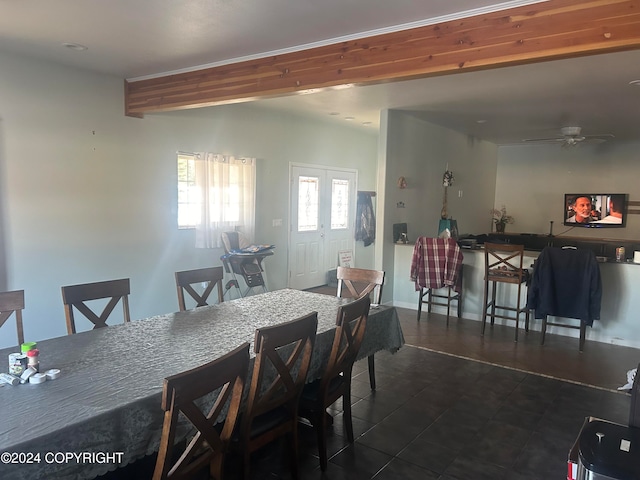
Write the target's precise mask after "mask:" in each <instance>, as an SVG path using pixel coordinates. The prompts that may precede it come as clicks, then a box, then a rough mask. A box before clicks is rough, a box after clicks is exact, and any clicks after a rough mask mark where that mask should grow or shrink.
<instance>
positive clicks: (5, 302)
mask: <svg viewBox="0 0 640 480" xmlns="http://www.w3.org/2000/svg"><path fill="white" fill-rule="evenodd" d="M22 310H24V290H14V291H12V292H2V293H0V327H2V325H4V322H6V321H7V319H8V318H9V317H10V316H11V314H13V313H15V316H16V328H17V331H18V345H22V344H23V343H24V331H23V329H22Z"/></svg>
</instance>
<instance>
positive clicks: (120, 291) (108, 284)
mask: <svg viewBox="0 0 640 480" xmlns="http://www.w3.org/2000/svg"><path fill="white" fill-rule="evenodd" d="M129 293H130V285H129V279H128V278H123V279H120V280H107V281H105V282H94V283H84V284H81V285H68V286H65V287H62V303H64V313H65V316H66V317H67V333H68V334H69V335H72V334H74V333H76V323H75V318H74V316H73V312H74V307H75V308H76V309H77V310H78V311H79V312H80V313H82V314H83V315H84V316H85V317H87V318H88V319H89V320H90V321H91V323H93V328H94V329H95V328H102V327H106V326H107V319H108V318H109V315H111V312H113V309H114V308H115V307H116V305H117V304H118V302H120V301H122V314H123V319H124V321H125V322H129V321H130V320H131V319H130V317H129ZM104 298H108V299H109V301H108V303H107V304H106V305H105V307H104V309H103V310H102V313H101V314H100V315H97V314H96V313H95V312H94V311H93V310H92V309H91V308H89V307H88V306H87V304H86V303H85V302H89V301H91V300H99V299H104Z"/></svg>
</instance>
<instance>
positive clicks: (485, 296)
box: [480, 280, 489, 335]
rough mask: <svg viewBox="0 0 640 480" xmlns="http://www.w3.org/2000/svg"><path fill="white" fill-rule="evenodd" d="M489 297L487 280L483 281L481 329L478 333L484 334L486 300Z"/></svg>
mask: <svg viewBox="0 0 640 480" xmlns="http://www.w3.org/2000/svg"><path fill="white" fill-rule="evenodd" d="M488 299H489V281H488V280H485V282H484V302H483V304H482V305H483V307H482V330H481V332H480V335H484V329H485V327H486V325H487V300H488Z"/></svg>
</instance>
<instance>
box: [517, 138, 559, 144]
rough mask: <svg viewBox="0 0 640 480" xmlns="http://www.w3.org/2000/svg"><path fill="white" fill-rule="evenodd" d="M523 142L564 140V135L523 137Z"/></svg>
mask: <svg viewBox="0 0 640 480" xmlns="http://www.w3.org/2000/svg"><path fill="white" fill-rule="evenodd" d="M522 141H523V142H540V143H542V142H564V141H565V137H550V138H525V139H523V140H522Z"/></svg>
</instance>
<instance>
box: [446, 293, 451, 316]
mask: <svg viewBox="0 0 640 480" xmlns="http://www.w3.org/2000/svg"><path fill="white" fill-rule="evenodd" d="M450 311H451V287H448V288H447V325H449V314H450Z"/></svg>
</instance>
